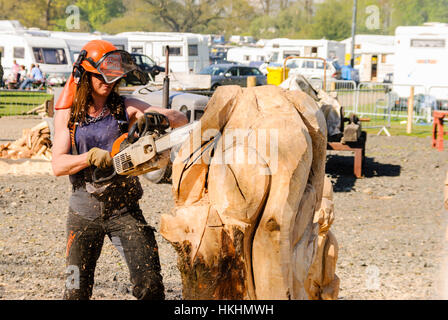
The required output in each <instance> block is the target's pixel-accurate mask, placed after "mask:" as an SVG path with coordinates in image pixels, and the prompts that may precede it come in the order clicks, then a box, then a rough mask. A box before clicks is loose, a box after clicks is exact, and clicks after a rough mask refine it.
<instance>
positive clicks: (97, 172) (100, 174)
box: [92, 166, 117, 183]
mask: <svg viewBox="0 0 448 320" xmlns="http://www.w3.org/2000/svg"><path fill="white" fill-rule="evenodd" d="M112 169H113V170H112V173H111V174H110V175H108V176H104V173H105V170H104V169H100V168H95V169H94V170H93V173H92V182H93V183H103V182H107V181H109V180H111V179H112V178H113V177H115V176H116V175H117V172H116V171H115V169H114V167H113V166H112ZM108 170H110V169H108Z"/></svg>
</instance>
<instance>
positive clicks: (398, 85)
mask: <svg viewBox="0 0 448 320" xmlns="http://www.w3.org/2000/svg"><path fill="white" fill-rule="evenodd" d="M446 70H448V24H442V23H427V24H424V25H423V26H412V27H398V28H397V29H396V30H395V69H394V91H396V92H397V93H398V95H399V96H400V97H408V96H409V92H410V89H409V86H411V85H412V86H415V93H416V94H419V93H425V92H426V93H428V94H429V95H431V96H433V97H434V98H436V99H437V100H446V99H448V81H447V77H446ZM403 85H408V86H403Z"/></svg>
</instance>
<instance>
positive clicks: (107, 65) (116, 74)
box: [86, 50, 147, 83]
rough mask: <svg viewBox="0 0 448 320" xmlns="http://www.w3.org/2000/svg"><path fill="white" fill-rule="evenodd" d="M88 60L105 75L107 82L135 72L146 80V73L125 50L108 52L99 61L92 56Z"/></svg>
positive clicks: (138, 76) (135, 74)
mask: <svg viewBox="0 0 448 320" xmlns="http://www.w3.org/2000/svg"><path fill="white" fill-rule="evenodd" d="M86 60H87V61H88V62H89V63H90V64H91V65H92V66H93V67H94V68H95V69H96V70H97V71H98V72H99V74H101V75H102V76H103V79H104V81H105V82H106V83H113V82H115V81H117V80H119V79H121V78H123V77H125V76H127V75H128V74H133V75H134V76H136V77H137V78H139V79H141V80H142V82H143V81H144V78H145V77H144V76H145V75H144V74H143V73H142V72H141V70H140V69H139V68H138V67H137V65H136V64H135V62H134V61H133V60H132V57H131V55H130V54H129V53H128V52H126V51H124V50H115V51H111V52H108V53H106V54H105V55H104V56H103V57H102V58H101V59H100V60H98V62H94V61H93V60H92V59H90V58H86ZM146 82H147V81H146Z"/></svg>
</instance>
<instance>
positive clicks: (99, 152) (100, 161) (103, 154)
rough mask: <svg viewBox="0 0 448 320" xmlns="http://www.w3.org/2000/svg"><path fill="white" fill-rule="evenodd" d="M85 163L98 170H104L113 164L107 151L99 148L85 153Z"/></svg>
mask: <svg viewBox="0 0 448 320" xmlns="http://www.w3.org/2000/svg"><path fill="white" fill-rule="evenodd" d="M87 163H88V164H89V165H91V166H95V167H97V168H100V169H106V168H108V167H110V166H112V164H113V163H112V157H111V156H110V153H109V151H107V150H103V149H100V148H92V149H90V150H89V152H87Z"/></svg>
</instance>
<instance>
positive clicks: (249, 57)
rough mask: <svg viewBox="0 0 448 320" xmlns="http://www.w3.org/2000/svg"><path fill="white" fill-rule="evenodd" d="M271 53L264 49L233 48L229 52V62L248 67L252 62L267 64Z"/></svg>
mask: <svg viewBox="0 0 448 320" xmlns="http://www.w3.org/2000/svg"><path fill="white" fill-rule="evenodd" d="M269 52H270V51H269V50H266V49H264V48H256V47H233V48H230V49H229V50H227V60H228V61H235V62H238V63H241V64H247V65H248V64H250V63H251V62H266V61H267V60H268V57H269Z"/></svg>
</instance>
